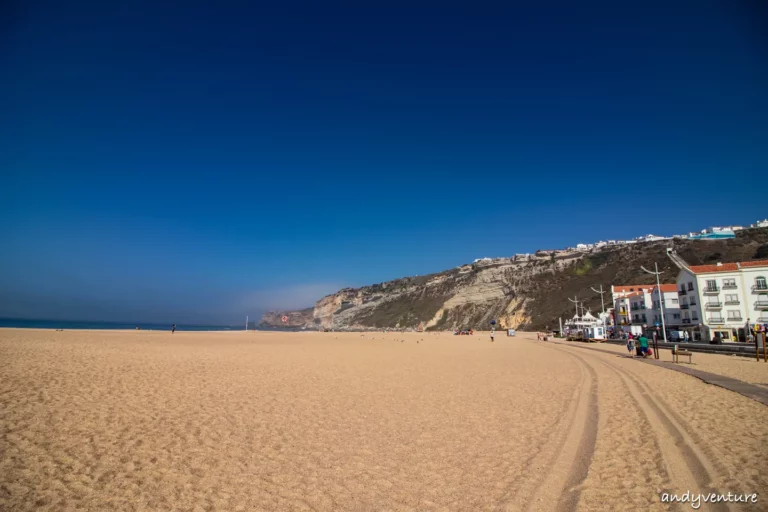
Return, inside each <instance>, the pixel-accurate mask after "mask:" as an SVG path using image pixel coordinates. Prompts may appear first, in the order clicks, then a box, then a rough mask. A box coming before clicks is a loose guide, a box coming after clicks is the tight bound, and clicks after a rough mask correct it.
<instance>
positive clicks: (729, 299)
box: [725, 293, 739, 304]
mask: <svg viewBox="0 0 768 512" xmlns="http://www.w3.org/2000/svg"><path fill="white" fill-rule="evenodd" d="M725 303H726V304H738V303H739V296H738V295H736V294H735V293H733V294H728V295H726V296H725Z"/></svg>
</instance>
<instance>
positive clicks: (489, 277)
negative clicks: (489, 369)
mask: <svg viewBox="0 0 768 512" xmlns="http://www.w3.org/2000/svg"><path fill="white" fill-rule="evenodd" d="M667 247H673V248H674V249H675V250H676V251H677V252H678V254H679V255H680V256H682V257H683V259H685V260H686V261H688V262H689V263H690V264H702V263H707V262H715V261H722V262H731V261H744V260H750V259H753V258H757V257H763V258H764V257H765V255H764V254H763V253H765V252H768V228H761V229H749V230H742V231H738V232H737V233H736V238H733V239H724V240H685V239H672V240H662V241H657V242H646V243H638V244H630V245H622V246H611V247H607V248H602V249H593V250H591V251H589V252H580V251H538V252H537V253H536V254H533V255H530V256H527V257H510V258H496V259H487V258H486V259H483V260H479V261H476V262H475V263H471V264H466V265H461V266H459V267H455V268H452V269H449V270H445V271H442V272H438V273H435V274H430V275H426V276H416V277H404V278H401V279H395V280H393V281H387V282H384V283H379V284H373V285H370V286H363V287H361V288H344V289H342V290H339V291H338V292H336V293H334V294H331V295H328V296H326V297H323V298H322V299H320V300H319V301H317V303H316V304H315V306H314V308H309V309H305V310H301V311H289V312H270V313H266V314H265V315H264V316H263V317H262V319H261V325H262V326H265V327H280V326H288V327H292V328H296V327H301V328H307V329H323V328H327V329H346V330H367V329H382V328H416V327H418V326H419V325H422V326H423V327H424V328H425V329H431V330H443V329H456V328H472V329H481V328H483V329H487V328H489V326H490V321H491V320H496V321H497V322H498V326H499V327H500V328H517V329H544V328H545V327H552V326H554V325H557V323H558V318H559V317H563V318H565V317H568V316H572V314H573V305H572V304H571V303H570V302H569V301H568V297H574V296H578V297H579V299H580V300H583V301H584V303H585V304H586V305H587V306H588V307H589V308H590V309H591V310H592V311H593V312H594V311H600V310H601V304H600V296H599V295H598V294H596V293H594V292H593V291H592V290H591V289H590V287H593V286H594V287H598V286H599V285H603V287H604V289H606V290H608V293H607V294H606V297H605V298H606V307H609V306H610V304H608V302H609V301H610V285H612V284H629V283H631V284H652V283H655V280H654V279H655V278H654V277H653V276H651V275H649V274H646V273H645V272H643V271H642V270H641V269H640V266H641V265H644V266H646V267H653V264H654V263H658V265H659V270H662V271H663V272H664V274H663V275H662V278H663V279H662V282H664V283H674V282H675V278H676V276H677V272H678V269H677V267H675V266H674V265H673V264H672V262H671V260H670V259H669V258H668V257H667V256H666V249H667ZM284 315H285V316H288V318H289V322H288V323H287V324H284V323H283V322H282V320H281V318H282V316H284Z"/></svg>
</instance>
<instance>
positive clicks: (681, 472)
mask: <svg viewBox="0 0 768 512" xmlns="http://www.w3.org/2000/svg"><path fill="white" fill-rule="evenodd" d="M560 350H562V351H566V352H569V351H567V350H564V349H560ZM588 355H589V356H591V357H594V358H595V359H597V360H598V361H599V362H600V363H601V364H602V365H604V366H605V367H606V368H608V369H610V370H611V371H613V372H614V373H615V374H616V375H617V376H618V377H619V378H620V379H621V380H622V381H623V382H624V384H625V386H626V389H627V390H628V391H629V393H630V396H631V397H632V399H633V401H635V402H636V403H637V404H638V405H639V407H640V408H641V410H642V413H643V415H644V416H645V417H646V418H647V419H648V421H649V423H650V424H651V426H652V428H653V435H654V436H655V437H656V443H657V444H658V446H659V447H660V449H661V453H662V457H663V458H664V462H665V466H666V468H667V472H668V473H669V477H670V480H671V482H673V483H674V485H675V486H676V487H677V488H678V489H679V490H680V491H681V492H680V493H681V494H682V493H683V492H685V491H687V490H690V491H691V492H694V493H696V492H701V493H703V494H709V493H716V492H717V490H716V489H715V488H714V487H713V485H712V484H713V478H714V476H715V475H718V473H719V471H718V470H717V467H716V465H715V464H713V463H711V462H710V461H709V460H708V458H707V456H706V455H705V454H704V452H703V450H702V449H701V448H700V447H699V446H698V444H697V443H696V442H695V441H694V439H693V436H691V435H689V434H688V430H689V429H687V428H686V427H685V425H683V424H682V422H681V421H679V416H678V415H677V414H676V413H674V412H673V411H671V409H669V407H668V406H667V405H666V403H664V402H663V400H661V399H660V398H658V397H655V396H654V394H653V392H652V391H651V389H650V387H649V386H647V385H646V384H645V383H644V382H642V381H641V380H640V379H639V378H638V377H637V376H636V375H635V374H634V373H633V372H631V371H628V370H626V369H625V368H622V367H620V366H618V365H616V364H614V363H612V362H609V361H606V360H605V359H604V358H603V357H600V356H599V355H597V354H588ZM674 453H677V454H678V455H679V457H675V456H674V455H672V454H674ZM707 505H708V509H709V510H717V511H728V510H731V509H730V506H729V505H728V504H727V503H709V504H707Z"/></svg>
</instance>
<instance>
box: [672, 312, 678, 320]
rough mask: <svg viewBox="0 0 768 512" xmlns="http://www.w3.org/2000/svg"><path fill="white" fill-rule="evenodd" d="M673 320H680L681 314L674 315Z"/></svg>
mask: <svg viewBox="0 0 768 512" xmlns="http://www.w3.org/2000/svg"><path fill="white" fill-rule="evenodd" d="M672 318H674V319H675V320H680V313H674V314H673V315H672Z"/></svg>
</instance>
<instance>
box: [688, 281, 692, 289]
mask: <svg viewBox="0 0 768 512" xmlns="http://www.w3.org/2000/svg"><path fill="white" fill-rule="evenodd" d="M691 290H693V283H691V282H688V291H691Z"/></svg>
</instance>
